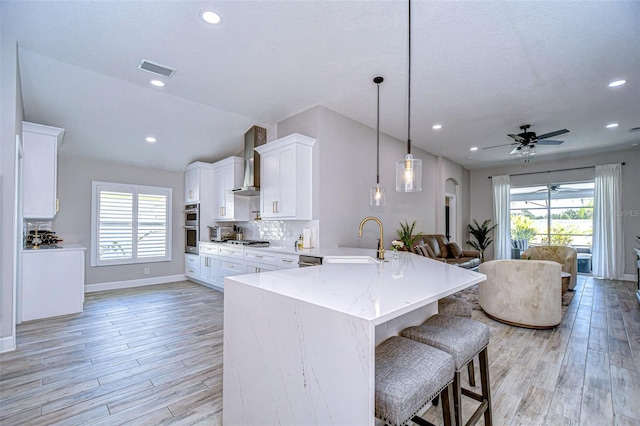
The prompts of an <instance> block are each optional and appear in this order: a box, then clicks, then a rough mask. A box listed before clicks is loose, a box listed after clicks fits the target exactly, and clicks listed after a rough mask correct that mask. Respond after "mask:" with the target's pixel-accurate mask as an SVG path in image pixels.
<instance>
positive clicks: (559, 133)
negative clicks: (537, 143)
mask: <svg viewBox="0 0 640 426" xmlns="http://www.w3.org/2000/svg"><path fill="white" fill-rule="evenodd" d="M565 133H569V131H568V130H567V129H562V130H556V131H555V132H549V133H545V134H544V135H540V136H538V140H540V139H547V138H552V137H554V136H558V135H564V134H565Z"/></svg>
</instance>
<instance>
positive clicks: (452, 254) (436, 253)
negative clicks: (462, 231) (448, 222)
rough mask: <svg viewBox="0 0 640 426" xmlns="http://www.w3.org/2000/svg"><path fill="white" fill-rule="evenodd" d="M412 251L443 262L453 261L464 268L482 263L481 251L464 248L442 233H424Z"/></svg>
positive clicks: (452, 262)
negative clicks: (450, 240)
mask: <svg viewBox="0 0 640 426" xmlns="http://www.w3.org/2000/svg"><path fill="white" fill-rule="evenodd" d="M412 251H413V252H414V253H416V254H420V255H422V256H426V257H430V258H432V259H435V260H439V261H441V262H446V263H451V264H453V265H457V266H460V267H462V268H466V269H470V268H475V267H476V266H478V265H479V264H480V252H479V251H477V250H462V249H460V247H459V246H458V245H457V244H456V243H452V242H449V241H448V240H447V237H445V236H444V235H442V234H433V235H422V236H421V237H420V238H419V239H418V243H417V244H415V245H414V246H413V247H412Z"/></svg>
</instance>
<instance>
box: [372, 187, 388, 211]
mask: <svg viewBox="0 0 640 426" xmlns="http://www.w3.org/2000/svg"><path fill="white" fill-rule="evenodd" d="M384 203H385V195H384V188H383V187H381V186H380V184H379V183H378V184H376V186H374V187H373V188H371V197H370V204H371V206H373V207H381V206H384Z"/></svg>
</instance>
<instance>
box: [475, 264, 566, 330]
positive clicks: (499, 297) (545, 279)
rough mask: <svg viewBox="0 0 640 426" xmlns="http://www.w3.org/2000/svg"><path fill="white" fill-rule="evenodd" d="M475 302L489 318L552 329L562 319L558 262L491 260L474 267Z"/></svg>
mask: <svg viewBox="0 0 640 426" xmlns="http://www.w3.org/2000/svg"><path fill="white" fill-rule="evenodd" d="M478 270H479V272H480V273H482V274H485V275H486V276H487V279H486V281H483V282H481V283H480V284H478V303H479V305H480V307H481V308H482V310H483V311H484V312H485V313H486V314H487V315H488V316H489V317H490V318H492V319H494V320H496V321H500V322H503V323H506V324H510V325H515V326H518V327H526V328H540V329H547V328H553V327H555V326H557V325H558V324H560V321H562V283H561V277H560V272H561V271H562V268H561V266H560V264H559V263H558V262H553V261H549V260H513V259H503V260H491V261H488V262H484V263H482V264H481V265H480V267H479V268H478Z"/></svg>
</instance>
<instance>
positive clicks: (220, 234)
mask: <svg viewBox="0 0 640 426" xmlns="http://www.w3.org/2000/svg"><path fill="white" fill-rule="evenodd" d="M235 238H236V232H235V229H234V227H233V226H219V225H216V226H210V227H209V241H214V242H218V243H220V242H223V241H227V240H235Z"/></svg>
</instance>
